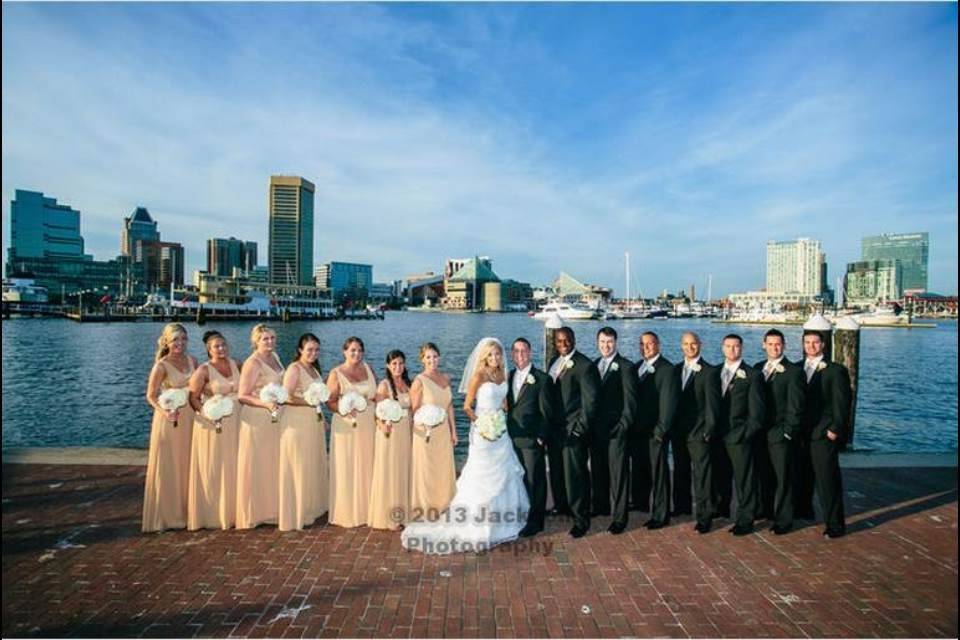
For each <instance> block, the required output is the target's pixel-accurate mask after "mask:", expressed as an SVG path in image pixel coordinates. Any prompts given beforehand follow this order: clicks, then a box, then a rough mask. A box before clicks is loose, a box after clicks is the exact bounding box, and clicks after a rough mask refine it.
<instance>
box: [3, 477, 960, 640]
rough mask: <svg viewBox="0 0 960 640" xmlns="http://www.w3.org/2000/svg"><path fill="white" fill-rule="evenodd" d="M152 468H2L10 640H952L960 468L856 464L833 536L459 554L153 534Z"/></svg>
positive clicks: (362, 533) (559, 522)
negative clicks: (840, 530) (842, 533)
mask: <svg viewBox="0 0 960 640" xmlns="http://www.w3.org/2000/svg"><path fill="white" fill-rule="evenodd" d="M143 472H144V470H143V467H117V466H102V467H90V466H55V465H49V466H44V465H4V466H3V509H2V512H3V623H2V633H3V635H4V636H144V637H169V636H188V637H189V636H196V637H228V636H231V637H248V636H250V637H262V636H273V637H296V638H300V637H315V636H319V637H332V636H355V637H372V636H391V637H411V636H412V637H419V636H428V637H440V636H445V637H458V636H459V637H514V636H519V637H524V636H549V637H580V636H602V637H623V636H664V637H688V636H693V637H700V636H710V637H756V636H762V637H786V636H796V637H799V636H811V637H824V636H841V637H850V636H855V637H876V636H912V637H925V636H934V637H944V636H951V637H956V636H957V470H956V468H952V469H848V470H846V471H845V480H846V483H847V485H846V488H847V492H848V495H847V505H848V512H849V513H851V514H852V516H851V517H850V525H849V530H850V534H849V535H848V536H847V537H845V538H843V539H839V540H825V539H823V538H822V537H821V535H820V530H821V528H820V527H814V526H806V527H804V528H801V529H800V530H798V531H796V532H794V533H791V534H790V535H787V536H773V535H772V534H770V533H769V532H766V531H765V532H763V533H760V534H758V535H753V536H748V537H746V538H733V537H732V536H731V535H730V534H728V533H727V532H726V531H725V530H723V529H717V530H715V531H714V532H712V533H711V534H709V535H706V536H699V535H697V534H696V533H695V532H694V531H693V524H692V523H691V522H690V521H689V519H683V520H681V521H678V522H675V523H674V524H673V525H672V526H670V527H668V528H666V529H662V530H659V531H654V532H649V531H646V530H645V529H642V528H640V526H639V525H640V524H641V523H642V521H643V515H644V514H632V515H633V520H632V521H631V523H630V529H629V530H628V532H627V533H626V534H624V535H622V536H618V537H614V536H611V535H609V534H608V533H606V531H605V529H606V526H607V524H608V523H609V518H602V519H600V520H598V521H595V523H594V528H593V530H591V532H590V534H588V535H587V536H586V537H585V538H582V539H580V540H576V541H574V540H571V539H570V538H568V537H567V535H566V530H567V529H568V528H569V526H570V521H569V520H566V519H564V518H559V519H550V520H548V531H547V532H546V533H545V534H543V535H540V536H537V537H536V538H534V539H533V542H532V543H529V544H526V545H524V544H513V545H506V546H504V547H501V548H498V549H495V550H493V551H491V552H490V553H488V554H486V555H482V556H477V555H458V556H447V557H435V556H434V557H428V556H423V555H421V554H419V553H408V552H405V551H404V550H403V549H402V548H401V547H400V540H399V535H398V534H395V533H387V532H380V531H371V530H370V529H367V528H360V529H352V530H345V529H340V528H337V527H329V526H314V527H312V528H310V529H308V530H306V531H303V532H299V533H295V532H290V533H280V532H278V531H277V530H276V529H274V528H269V527H262V528H260V529H257V530H254V531H246V532H240V531H226V532H220V531H208V532H197V533H188V532H185V531H176V532H169V533H163V534H150V535H143V534H141V533H140V531H139V519H140V503H141V496H142V485H143ZM721 523H722V524H726V523H724V522H721ZM807 524H808V525H809V523H807ZM532 545H536V546H532Z"/></svg>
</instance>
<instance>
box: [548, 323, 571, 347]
mask: <svg viewBox="0 0 960 640" xmlns="http://www.w3.org/2000/svg"><path fill="white" fill-rule="evenodd" d="M558 333H562V334H563V335H565V336H567V340H569V341H570V344H571V346H576V344H577V336H576V335H574V333H573V329H571V328H570V327H560V328H559V329H557V330H556V331H555V332H554V334H553V336H554V339H556V336H557V334H558Z"/></svg>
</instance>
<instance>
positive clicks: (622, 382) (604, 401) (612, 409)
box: [590, 327, 638, 535]
mask: <svg viewBox="0 0 960 640" xmlns="http://www.w3.org/2000/svg"><path fill="white" fill-rule="evenodd" d="M597 350H598V351H600V357H599V358H597V360H596V366H597V373H598V374H599V376H600V395H599V400H598V403H597V421H596V428H595V429H594V431H593V434H592V436H591V438H590V473H591V475H592V477H593V511H594V514H601V513H604V512H606V513H610V499H611V497H612V498H613V522H611V523H610V528H609V529H608V531H610V533H612V534H614V535H619V534H621V533H623V531H624V530H625V529H626V528H627V493H628V490H629V474H628V471H627V470H628V464H627V437H628V434H629V433H630V430H631V429H632V428H633V422H634V420H635V418H636V415H637V403H638V389H637V386H638V385H637V377H636V376H635V375H634V373H633V363H632V362H630V361H629V360H627V359H626V358H624V357H623V356H621V355H620V353H619V352H618V351H617V332H616V331H615V330H614V329H613V328H612V327H603V328H602V329H600V331H599V332H597Z"/></svg>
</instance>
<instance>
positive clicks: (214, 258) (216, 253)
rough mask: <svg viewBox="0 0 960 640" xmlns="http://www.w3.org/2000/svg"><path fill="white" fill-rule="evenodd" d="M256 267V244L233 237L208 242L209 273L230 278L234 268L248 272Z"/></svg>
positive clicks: (211, 239) (213, 239) (212, 239)
mask: <svg viewBox="0 0 960 640" xmlns="http://www.w3.org/2000/svg"><path fill="white" fill-rule="evenodd" d="M256 266H257V243H256V242H245V241H243V240H237V239H236V238H233V237H230V238H210V239H209V240H207V273H209V274H211V275H215V276H229V275H232V274H233V270H234V268H237V269H239V270H240V271H242V272H248V271H252V270H253V268H254V267H256Z"/></svg>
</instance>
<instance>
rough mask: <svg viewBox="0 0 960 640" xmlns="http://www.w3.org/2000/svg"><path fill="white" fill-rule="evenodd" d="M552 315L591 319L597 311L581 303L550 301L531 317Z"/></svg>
mask: <svg viewBox="0 0 960 640" xmlns="http://www.w3.org/2000/svg"><path fill="white" fill-rule="evenodd" d="M554 315H559V316H560V317H561V318H563V319H564V320H593V319H594V318H595V317H597V311H596V310H594V309H590V308H589V307H586V306H582V305H576V304H568V303H566V302H550V303H548V304H546V305H544V307H543V309H541V310H540V311H538V312H537V313H535V314H533V318H534V319H535V320H547V319H549V318H552V317H553V316H554Z"/></svg>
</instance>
